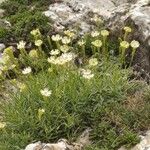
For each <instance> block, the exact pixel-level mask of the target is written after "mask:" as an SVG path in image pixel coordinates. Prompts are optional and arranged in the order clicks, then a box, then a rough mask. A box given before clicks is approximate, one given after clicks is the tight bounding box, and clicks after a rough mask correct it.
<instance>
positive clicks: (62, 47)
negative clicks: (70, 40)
mask: <svg viewBox="0 0 150 150" xmlns="http://www.w3.org/2000/svg"><path fill="white" fill-rule="evenodd" d="M69 49H70V47H69V46H68V45H62V46H60V50H61V51H62V52H63V53H66V52H68V51H69Z"/></svg>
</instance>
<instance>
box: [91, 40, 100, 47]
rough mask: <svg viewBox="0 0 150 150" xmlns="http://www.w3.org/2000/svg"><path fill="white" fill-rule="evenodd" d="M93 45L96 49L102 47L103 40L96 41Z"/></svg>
mask: <svg viewBox="0 0 150 150" xmlns="http://www.w3.org/2000/svg"><path fill="white" fill-rule="evenodd" d="M92 45H94V46H95V47H101V46H102V41H101V40H95V41H93V42H92Z"/></svg>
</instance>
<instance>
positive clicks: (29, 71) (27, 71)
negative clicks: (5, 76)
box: [22, 67, 32, 74]
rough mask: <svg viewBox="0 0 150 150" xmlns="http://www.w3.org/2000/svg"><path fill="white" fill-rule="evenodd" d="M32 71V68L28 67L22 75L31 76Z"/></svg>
mask: <svg viewBox="0 0 150 150" xmlns="http://www.w3.org/2000/svg"><path fill="white" fill-rule="evenodd" d="M31 71H32V69H31V67H27V68H24V69H23V71H22V74H29V73H31Z"/></svg>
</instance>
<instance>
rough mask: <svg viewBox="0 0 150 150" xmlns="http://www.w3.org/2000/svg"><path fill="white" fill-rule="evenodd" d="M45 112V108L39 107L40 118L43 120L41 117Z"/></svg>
mask: <svg viewBox="0 0 150 150" xmlns="http://www.w3.org/2000/svg"><path fill="white" fill-rule="evenodd" d="M44 113H45V109H43V108H42V109H41V108H40V109H38V118H39V120H41V117H42V116H43V115H44Z"/></svg>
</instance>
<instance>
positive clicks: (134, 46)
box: [130, 40, 140, 49]
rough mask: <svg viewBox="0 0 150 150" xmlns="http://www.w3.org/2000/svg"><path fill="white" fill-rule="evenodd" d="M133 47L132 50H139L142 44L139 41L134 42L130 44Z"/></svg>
mask: <svg viewBox="0 0 150 150" xmlns="http://www.w3.org/2000/svg"><path fill="white" fill-rule="evenodd" d="M130 45H131V47H132V48H135V49H136V48H138V47H139V46H140V43H139V42H138V41H135V40H133V41H132V42H131V43H130Z"/></svg>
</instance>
